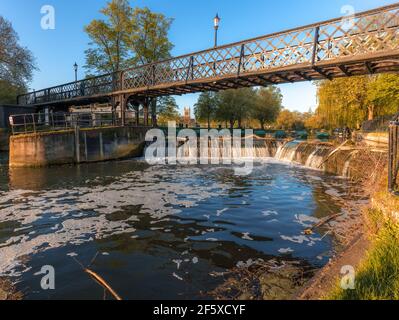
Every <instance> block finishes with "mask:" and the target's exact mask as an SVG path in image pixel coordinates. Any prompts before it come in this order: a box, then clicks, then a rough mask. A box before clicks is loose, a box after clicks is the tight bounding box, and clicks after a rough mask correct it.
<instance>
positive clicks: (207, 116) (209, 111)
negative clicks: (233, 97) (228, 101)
mask: <svg viewBox="0 0 399 320" xmlns="http://www.w3.org/2000/svg"><path fill="white" fill-rule="evenodd" d="M217 107H218V101H217V95H216V94H215V93H213V92H203V93H201V94H200V96H199V98H198V101H197V103H196V104H195V105H194V114H195V118H196V119H197V120H198V121H206V122H207V124H208V128H210V127H211V121H212V120H213V119H214V118H215V115H216V110H217Z"/></svg>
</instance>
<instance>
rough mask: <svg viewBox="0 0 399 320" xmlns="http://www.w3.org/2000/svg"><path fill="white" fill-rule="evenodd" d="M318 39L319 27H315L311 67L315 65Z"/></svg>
mask: <svg viewBox="0 0 399 320" xmlns="http://www.w3.org/2000/svg"><path fill="white" fill-rule="evenodd" d="M319 38H320V26H317V27H316V28H315V31H314V39H313V53H312V66H314V65H315V63H316V58H317V55H318V46H319Z"/></svg>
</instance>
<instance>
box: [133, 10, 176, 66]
mask: <svg viewBox="0 0 399 320" xmlns="http://www.w3.org/2000/svg"><path fill="white" fill-rule="evenodd" d="M172 22H173V19H170V18H167V17H165V16H164V15H163V14H160V13H154V12H151V10H150V9H148V8H143V9H141V8H135V9H134V11H133V14H132V18H131V25H132V30H133V32H132V33H131V34H130V35H129V40H128V46H129V48H130V49H131V51H132V52H133V53H134V57H133V59H132V62H133V64H134V65H138V64H148V63H152V62H156V61H159V60H163V59H167V58H169V57H170V56H171V54H170V52H171V50H172V49H173V44H172V43H171V42H170V41H169V38H168V33H169V29H170V27H171V25H172Z"/></svg>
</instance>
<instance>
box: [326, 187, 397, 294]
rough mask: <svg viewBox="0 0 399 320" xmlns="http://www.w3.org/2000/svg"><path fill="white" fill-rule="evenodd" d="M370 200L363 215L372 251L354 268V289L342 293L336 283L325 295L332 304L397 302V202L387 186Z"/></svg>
mask: <svg viewBox="0 0 399 320" xmlns="http://www.w3.org/2000/svg"><path fill="white" fill-rule="evenodd" d="M380 189H381V190H380V191H378V192H376V193H375V194H374V196H373V201H372V206H371V208H369V209H368V210H367V211H366V221H367V232H369V238H370V241H371V243H372V244H371V248H370V249H369V250H368V252H367V253H366V254H365V257H364V259H363V261H362V262H361V263H360V265H359V266H358V267H357V268H356V278H355V289H354V290H343V289H342V288H341V287H340V285H339V284H338V283H337V285H336V287H335V288H333V290H332V291H331V292H330V293H328V295H327V297H326V298H327V299H333V300H399V224H398V220H397V219H398V217H399V212H398V208H399V199H398V198H397V197H394V196H393V195H391V194H389V193H388V192H387V191H385V189H386V184H384V183H383V184H381V185H380Z"/></svg>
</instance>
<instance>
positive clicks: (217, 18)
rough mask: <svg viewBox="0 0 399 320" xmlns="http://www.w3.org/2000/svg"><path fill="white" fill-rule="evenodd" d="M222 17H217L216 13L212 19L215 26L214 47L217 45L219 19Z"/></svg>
mask: <svg viewBox="0 0 399 320" xmlns="http://www.w3.org/2000/svg"><path fill="white" fill-rule="evenodd" d="M221 20H222V19H220V18H219V15H218V14H216V17H215V18H214V19H213V23H214V26H215V47H217V46H218V30H219V25H220V21H221Z"/></svg>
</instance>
